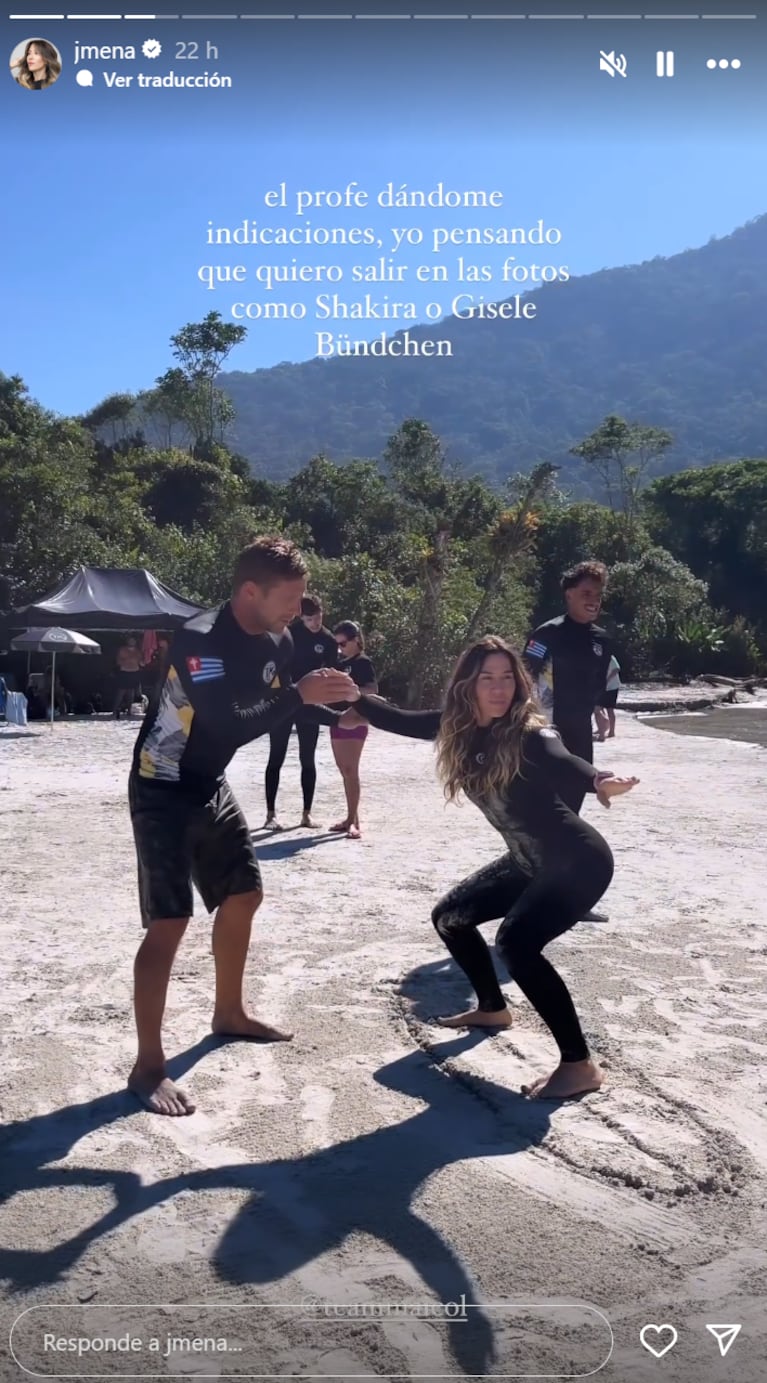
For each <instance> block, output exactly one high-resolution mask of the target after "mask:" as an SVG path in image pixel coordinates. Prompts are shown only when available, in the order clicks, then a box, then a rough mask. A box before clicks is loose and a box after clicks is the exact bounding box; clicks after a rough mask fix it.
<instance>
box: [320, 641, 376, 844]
mask: <svg viewBox="0 0 767 1383" xmlns="http://www.w3.org/2000/svg"><path fill="white" fill-rule="evenodd" d="M333 633H334V635H335V639H336V643H337V644H338V651H339V654H340V656H341V662H340V663H339V667H340V669H341V671H342V672H346V673H348V674H349V676H350V677H351V679H352V681H353V682H355V683H356V684H357V686H358V687H359V689H360V691H361V692H362V693H363V694H366V695H375V694H376V693H377V691H378V682H377V681H376V672H375V668H374V667H373V664H372V663H371V661H370V659H369V658H366V657H365V636H364V634H363V633H362V630H361V628H360V626H359V625H358V624H356V623H355V621H354V620H351V619H345V620H342V621H341V623H340V624H337V625H336V627H335V629H334V630H333ZM336 709H338V710H340V709H341V708H340V707H336ZM367 736H368V727H367V725H355V726H352V727H351V728H350V729H345V728H344V727H343V726H341V725H331V727H330V743H331V744H332V746H333V756H334V758H335V761H336V763H337V765H338V771H339V773H340V774H341V777H342V778H343V780H344V792H345V794H346V816H345V817H344V818H343V820H342V821H337V822H336V824H335V826H331V828H330V829H331V831H338V832H340V833H343V834H345V835H347V836H348V837H349V840H359V838H360V834H361V832H360V815H359V808H360V793H361V791H362V789H361V786H360V759H361V757H362V751H363V749H364V747H365V740H366V739H367Z"/></svg>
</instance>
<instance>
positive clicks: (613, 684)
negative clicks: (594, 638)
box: [594, 654, 621, 744]
mask: <svg viewBox="0 0 767 1383" xmlns="http://www.w3.org/2000/svg"><path fill="white" fill-rule="evenodd" d="M620 689H621V666H620V663H619V662H618V659H617V658H616V656H615V654H613V656H612V657H611V659H610V662H609V663H608V666H607V682H606V684H605V692H604V696H603V697H602V702H601V705H599V706H595V707H594V714H595V716H596V721H597V739H598V740H599V743H600V744H603V743H604V741H605V740H606V739H608V740H614V739H615V707H616V706H617V705H618V693H619V691H620Z"/></svg>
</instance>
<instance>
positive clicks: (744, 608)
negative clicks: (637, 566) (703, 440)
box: [644, 458, 767, 649]
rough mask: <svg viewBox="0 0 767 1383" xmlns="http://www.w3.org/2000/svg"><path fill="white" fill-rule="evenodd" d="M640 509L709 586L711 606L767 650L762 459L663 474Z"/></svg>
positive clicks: (766, 465) (766, 486)
mask: <svg viewBox="0 0 767 1383" xmlns="http://www.w3.org/2000/svg"><path fill="white" fill-rule="evenodd" d="M644 507H645V514H646V522H647V525H648V528H649V529H650V531H651V533H652V534H653V537H654V539H655V541H656V542H657V543H659V544H662V545H663V547H666V548H668V550H669V551H670V552H672V553H673V554H674V556H675V557H677V558H678V559H679V560H680V561H682V562H685V563H686V564H687V566H689V567H690V569H691V570H692V571H693V572H694V573H695V575H696V576H698V577H700V578H701V580H703V581H705V582H706V583H707V585H708V587H709V589H710V593H711V600H712V603H713V604H714V605H716V606H721V607H723V609H724V610H725V611H727V613H728V615H729V616H730V617H734V616H737V615H743V616H745V617H746V619H747V620H749V621H751V622H752V623H754V624H755V625H756V626H758V628H759V629H760V631H761V633H760V638H761V642H762V646H763V647H764V648H765V649H767V614H766V612H767V458H752V459H743V460H739V461H727V462H723V463H721V464H720V465H717V466H706V467H705V469H703V470H687V471H680V472H678V473H677V474H676V475H670V476H666V477H664V479H662V480H656V481H655V482H654V484H653V485H652V486H651V487H650V489H649V490H648V491H647V493H646V495H645V501H644Z"/></svg>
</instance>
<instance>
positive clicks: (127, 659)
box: [112, 638, 141, 720]
mask: <svg viewBox="0 0 767 1383" xmlns="http://www.w3.org/2000/svg"><path fill="white" fill-rule="evenodd" d="M115 663H116V666H117V674H116V682H117V689H116V691H115V699H114V703H113V706H112V715H113V716H114V718H115V720H119V719H120V716H121V715H122V712H123V711H125V714H126V715H127V716H130V713H131V707H132V705H133V702H134V699H135V698H136V697H138V696H140V695H141V649H140V648H139V646H138V640H137V639H134V638H127V639H125V640H124V642H123V643H122V644H121V645H120V647H119V648H118V650H117V657H116V658H115Z"/></svg>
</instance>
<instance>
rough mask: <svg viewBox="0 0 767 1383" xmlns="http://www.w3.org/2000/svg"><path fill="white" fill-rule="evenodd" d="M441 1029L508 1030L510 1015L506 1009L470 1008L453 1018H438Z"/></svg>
mask: <svg viewBox="0 0 767 1383" xmlns="http://www.w3.org/2000/svg"><path fill="white" fill-rule="evenodd" d="M437 1022H438V1023H439V1025H440V1027H441V1028H510V1027H511V1014H510V1013H509V1010H508V1009H507V1008H498V1009H493V1010H491V1011H490V1012H489V1013H488V1011H487V1010H486V1009H482V1008H470V1009H469V1010H468V1012H467V1013H457V1014H456V1015H455V1017H454V1018H438V1019H437Z"/></svg>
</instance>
